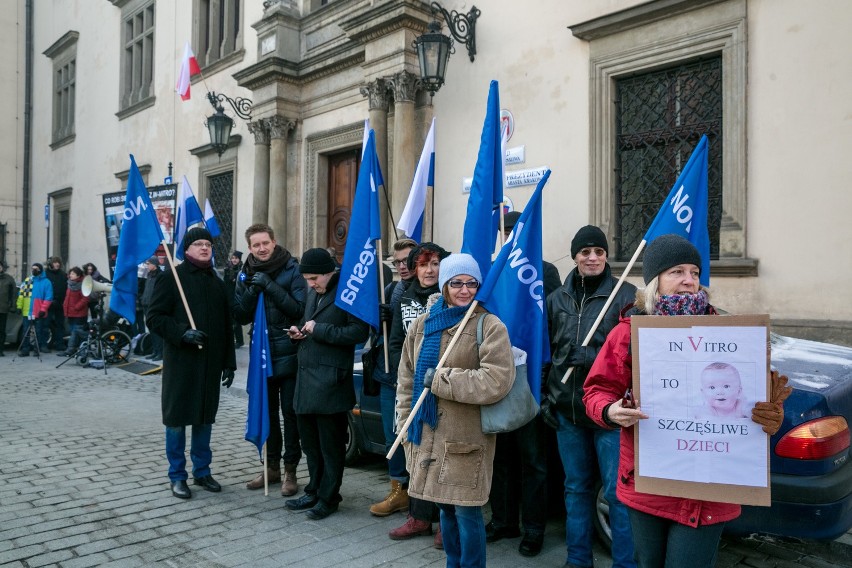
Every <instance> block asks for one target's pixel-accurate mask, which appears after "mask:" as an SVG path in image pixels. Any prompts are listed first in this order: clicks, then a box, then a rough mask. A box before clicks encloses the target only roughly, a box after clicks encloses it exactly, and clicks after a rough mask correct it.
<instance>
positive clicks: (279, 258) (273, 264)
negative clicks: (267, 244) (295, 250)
mask: <svg viewBox="0 0 852 568" xmlns="http://www.w3.org/2000/svg"><path fill="white" fill-rule="evenodd" d="M289 260H290V253H289V252H288V251H287V250H285V249H284V247H282V246H281V245H275V248H274V249H273V250H272V254H271V255H270V256H269V260H266V261H262V260H258V259H256V258H255V257H254V255H253V254H250V255H248V258H247V259H246V262H245V264H244V265H243V273H244V274H245V275H246V278H251V277H252V276H254V273H255V272H263V273H264V274H269V275H270V276H272V275H273V274H277V273H278V271H279V270H281V268H283V267H284V265H285V264H287V262H288V261H289Z"/></svg>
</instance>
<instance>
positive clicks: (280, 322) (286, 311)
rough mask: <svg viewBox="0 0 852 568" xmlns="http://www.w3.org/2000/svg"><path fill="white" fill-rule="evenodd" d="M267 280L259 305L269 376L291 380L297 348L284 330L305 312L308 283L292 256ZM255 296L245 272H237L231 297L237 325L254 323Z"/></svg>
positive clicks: (294, 369) (294, 374)
mask: <svg viewBox="0 0 852 568" xmlns="http://www.w3.org/2000/svg"><path fill="white" fill-rule="evenodd" d="M269 277H270V278H272V283H271V284H270V285H269V286H267V288H266V290H264V292H263V303H264V309H265V310H266V329H267V333H268V336H269V347H270V349H272V373H273V376H276V377H280V376H287V377H295V376H296V368H297V365H296V352H297V351H298V346H297V345H296V344H295V343H293V342H292V341H291V340H290V337H289V336H288V335H287V330H288V329H290V326H293V325H296V324H298V323H299V320H301V318H302V315H303V314H304V313H305V297H306V295H307V289H308V284H307V282H305V279H304V278H303V277H302V274H301V273H300V272H299V262H298V261H297V260H296V259H295V258H294V257H292V256H291V257H290V259H289V260H288V261H287V263H286V264H285V265H284V266H283V268H281V270H279V271H278V272H277V273H275V274H269ZM226 286H227V281H226ZM258 297H259V295H258V290H257V288H256V287H253V286H252V285H251V283H246V275H245V272H240V274H239V276H238V277H237V281H236V289H235V291H234V296H233V298H234V299H233V303H234V319H235V320H236V321H237V323H239V324H242V325H246V324H250V323H252V322H253V321H254V311H255V309H256V308H257V299H258Z"/></svg>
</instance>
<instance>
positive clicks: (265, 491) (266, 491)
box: [263, 442, 269, 497]
mask: <svg viewBox="0 0 852 568" xmlns="http://www.w3.org/2000/svg"><path fill="white" fill-rule="evenodd" d="M263 496H264V497H267V496H269V467H268V466H267V463H266V442H264V443H263Z"/></svg>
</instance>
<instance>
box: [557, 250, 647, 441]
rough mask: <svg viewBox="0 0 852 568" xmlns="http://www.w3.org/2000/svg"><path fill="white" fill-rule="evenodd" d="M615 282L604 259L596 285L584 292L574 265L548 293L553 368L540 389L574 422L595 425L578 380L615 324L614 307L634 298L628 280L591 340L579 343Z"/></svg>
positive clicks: (615, 310)
mask: <svg viewBox="0 0 852 568" xmlns="http://www.w3.org/2000/svg"><path fill="white" fill-rule="evenodd" d="M617 282H618V280H617V279H615V278H613V277H612V273H611V271H610V268H609V264H607V265H606V267H605V269H604V272H603V275H602V278H601V279H600V283H599V284H598V286H597V288H596V289H595V290H594V291H593V292H589V291H587V290H585V289H584V287H583V286H582V284H581V283H580V276H579V273H578V272H577V269H576V268H575V269H574V270H572V271H571V273H570V274H568V278H566V279H565V284H563V285H562V286H560V287H559V288H558V289H557V290H556V291H555V292H553V294H551V295H550V296H549V297H548V298H547V317H548V329H549V330H550V352H551V359H552V367H551V368H550V373H549V374H548V376H547V385H546V389H545V393H546V395H547V397H548V398H550V400H551V402H552V404H553V405H554V406H555V407H556V409H557V410H558V411H559V412H561V413H562V414H563V415H564V416H565V417H566V418H568V419H569V420H571V421H572V422H573V423H574V424H577V425H581V426H588V427H594V428H597V427H598V426H597V425H596V424H595V423H594V422H592V420H591V419H590V418H589V417H588V416H586V408H585V406H583V383H584V382H585V380H586V375H588V374H589V369H591V368H592V363H594V362H595V357H597V355H598V352H599V351H600V349H601V347H602V346H603V344H604V341H606V336H607V335H609V332H610V331H611V330H612V328H614V327H615V326H616V325H617V324H618V315H619V312H621V309H622V308H623V307H624V306H626V305H627V304H629V303H630V302H632V301H633V300H634V299H635V298H636V286H634V285H633V284H630V283H628V282H625V283H624V284H622V285H621V288H620V289H619V291H618V294H616V297H615V299H614V300H613V302H612V303H611V304H610V306H609V308H607V311H606V315H605V316H604V317H603V320H601V323H600V325H599V326H598V328H597V330H596V331H595V334H594V335H593V336H592V340H591V341H590V342H589V344H588V345H587V346H586V347H582V345H581V344H582V343H583V340H584V339H586V335H588V333H589V330H590V329H591V327H592V324H593V323H595V320H596V319H597V317H598V314H599V313H600V312H601V309H603V306H604V304H605V303H606V299H607V298H608V297H609V295H610V292H612V289H613V288H614V287H615V284H616V283H617ZM569 367H576V368H575V369H574V371H573V372H572V373H571V377H569V379H568V382H566V383H564V384H563V383H562V377H563V376H565V372H566V371H567V370H568V368H569Z"/></svg>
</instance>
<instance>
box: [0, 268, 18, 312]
mask: <svg viewBox="0 0 852 568" xmlns="http://www.w3.org/2000/svg"><path fill="white" fill-rule="evenodd" d="M17 293H18V286H17V285H16V284H15V278H14V277H13V276H12V275H11V274H8V273H6V272H0V314H8V313H9V312H11V311H12V310H13V309H15V294H17Z"/></svg>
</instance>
